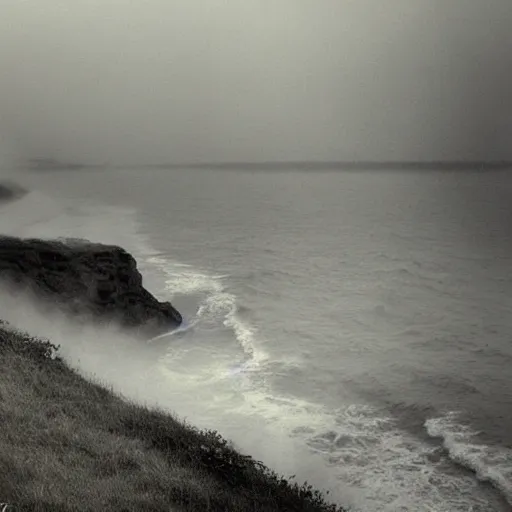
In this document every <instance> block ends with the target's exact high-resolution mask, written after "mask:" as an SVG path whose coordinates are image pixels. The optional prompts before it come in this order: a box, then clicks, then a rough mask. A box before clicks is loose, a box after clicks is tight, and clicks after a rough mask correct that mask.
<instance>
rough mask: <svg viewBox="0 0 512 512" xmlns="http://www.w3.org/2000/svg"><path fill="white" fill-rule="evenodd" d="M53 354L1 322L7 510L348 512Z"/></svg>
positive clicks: (1, 494) (0, 428)
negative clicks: (127, 397) (94, 379)
mask: <svg viewBox="0 0 512 512" xmlns="http://www.w3.org/2000/svg"><path fill="white" fill-rule="evenodd" d="M56 351H57V347H55V346H54V345H52V344H51V343H50V342H49V341H44V340H37V339H34V338H30V337H29V336H27V335H25V334H23V333H17V332H12V331H10V330H6V329H3V328H1V327H0V510H2V511H5V512H7V511H9V512H11V511H12V512H14V511H19V512H22V511H41V512H46V511H52V512H68V511H80V512H82V511H83V512H87V511H95V512H96V511H102V512H109V511H112V512H123V511H125V512H128V511H155V512H156V511H201V512H203V511H204V512H208V511H211V512H213V511H219V512H220V511H222V512H249V511H250V512H270V511H308V512H343V510H342V509H341V508H340V507H337V506H335V505H331V504H328V503H327V502H326V501H325V500H324V497H323V496H322V495H321V494H320V492H319V491H316V490H313V489H312V488H311V486H309V485H307V483H305V484H303V485H302V486H299V485H298V484H297V483H291V482H289V481H287V480H286V479H285V478H283V477H281V476H279V475H277V474H276V473H274V472H273V471H271V470H270V469H268V468H266V467H265V466H264V465H263V464H262V463H260V462H258V461H256V460H254V459H252V458H251V457H249V456H245V455H242V454H240V453H238V452H237V451H236V450H235V449H233V448H232V447H231V446H230V444H229V443H228V442H227V441H226V440H224V439H223V438H222V437H221V436H220V435H219V434H218V433H217V432H215V431H200V430H198V429H196V428H194V427H193V426H191V425H188V424H186V423H184V422H182V421H179V420H178V419H176V418H175V417H173V416H172V415H170V414H168V413H166V412H163V411H157V410H151V409H148V408H146V407H143V406H140V405H136V404H133V403H130V402H128V401H126V400H124V399H122V398H121V397H118V396H116V395H115V394H114V393H112V391H111V390H108V389H105V388H103V387H101V386H99V385H97V384H93V383H91V382H89V381H87V380H85V379H84V378H82V377H81V376H80V375H78V374H77V373H76V372H74V371H73V370H71V369H70V368H69V367H68V366H67V365H66V364H65V363H64V362H63V361H62V360H61V359H60V358H59V357H58V356H57V352H56ZM2 502H3V503H7V504H9V506H8V507H7V509H5V508H3V507H2V505H1V503H2Z"/></svg>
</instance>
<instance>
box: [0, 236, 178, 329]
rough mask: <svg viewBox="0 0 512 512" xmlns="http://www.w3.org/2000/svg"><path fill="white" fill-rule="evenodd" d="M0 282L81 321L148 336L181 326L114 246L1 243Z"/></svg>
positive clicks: (0, 240) (76, 242) (5, 239)
mask: <svg viewBox="0 0 512 512" xmlns="http://www.w3.org/2000/svg"><path fill="white" fill-rule="evenodd" d="M0 279H2V280H3V281H4V282H6V283H9V284H11V285H14V289H15V290H21V289H23V290H27V289H28V290H29V291H31V292H32V293H33V294H34V295H35V296H36V297H37V298H38V299H41V301H40V302H42V303H44V302H47V303H48V302H49V303H51V304H54V305H56V306H57V307H58V308H59V309H61V310H63V311H65V312H66V313H70V314H72V315H73V316H74V317H75V318H77V319H78V320H80V319H90V320H95V321H111V320H115V321H117V322H118V323H120V324H121V325H122V326H123V327H125V328H134V329H135V330H136V331H138V332H139V333H140V334H144V336H147V335H149V336H152V335H156V334H159V333H161V332H164V331H166V330H169V329H172V328H174V327H177V326H179V325H180V324H181V321H182V318H181V315H180V313H179V312H178V311H177V310H176V309H175V308H174V307H173V306H172V304H171V303H170V302H159V301H158V300H157V299H156V298H155V297H153V296H152V295H151V294H150V293H149V292H148V291H147V290H146V289H145V288H144V287H143V286H142V276H141V274H140V273H139V271H138V270H137V263H136V261H135V259H134V258H133V256H131V255H130V254H129V253H127V252H126V251H125V250H124V249H122V248H121V247H117V246H113V245H103V244H95V243H91V242H88V241H85V240H64V241H60V240H37V239H19V238H14V237H0Z"/></svg>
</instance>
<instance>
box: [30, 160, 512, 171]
mask: <svg viewBox="0 0 512 512" xmlns="http://www.w3.org/2000/svg"><path fill="white" fill-rule="evenodd" d="M23 167H25V168H28V169H29V170H41V171H47V170H78V169H108V168H110V169H135V168H146V169H148V168H149V169H219V170H220V169H225V170H269V171H271V170H340V171H353V170H357V171H364V170H368V171H374V170H383V171H385V170H389V171H391V170H425V171H436V170H441V171H445V170H449V171H489V170H505V169H511V168H512V161H509V160H496V161H488V162H485V161H478V160H473V161H463V160H461V161H458V160H433V161H415V160H409V161H393V160H385V161H371V160H368V161H364V160H358V161H348V160H347V161H262V162H195V163H194V162H182V163H164V164H148V163H146V164H144V163H140V164H125V165H123V164H110V165H109V164H81V163H69V164H67V163H61V162H56V161H51V162H47V161H44V163H39V162H31V163H29V164H28V165H27V166H23Z"/></svg>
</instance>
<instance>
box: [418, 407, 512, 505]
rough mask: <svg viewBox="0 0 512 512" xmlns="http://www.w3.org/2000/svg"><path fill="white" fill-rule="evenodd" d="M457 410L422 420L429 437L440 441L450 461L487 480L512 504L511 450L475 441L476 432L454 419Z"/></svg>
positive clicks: (484, 480)
mask: <svg viewBox="0 0 512 512" xmlns="http://www.w3.org/2000/svg"><path fill="white" fill-rule="evenodd" d="M457 416H458V415H457V413H456V412H451V413H449V414H446V415H445V416H443V417H440V418H431V419H429V420H427V421H426V422H425V428H426V429H427V432H428V433H429V435H431V436H432V437H439V438H442V440H443V446H444V447H445V449H446V450H447V451H448V453H449V455H450V457H451V459H452V460H454V461H455V462H456V463H458V464H460V465H462V466H464V467H466V468H468V469H470V470H471V471H474V473H475V474H476V476H477V478H478V479H479V480H481V481H483V482H489V483H491V484H492V485H493V486H494V487H495V488H496V489H498V490H499V491H500V492H501V493H502V494H503V496H504V497H505V499H506V500H507V501H508V502H509V503H510V505H512V450H511V449H510V448H505V447H500V446H492V447H491V446H487V445H485V444H481V443H478V442H477V441H476V440H475V439H476V436H477V433H476V432H473V431H472V430H471V429H470V428H468V427H466V426H464V425H462V424H460V423H458V422H457Z"/></svg>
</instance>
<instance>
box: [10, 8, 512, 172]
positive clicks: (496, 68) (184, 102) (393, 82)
mask: <svg viewBox="0 0 512 512" xmlns="http://www.w3.org/2000/svg"><path fill="white" fill-rule="evenodd" d="M510 26H512V9H510V0H486V1H485V2H483V1H482V0H388V1H386V2H383V1H382V0H243V1H241V0H236V1H235V0H208V1H205V0H186V1H185V0H181V1H179V2H177V1H175V0H0V69H1V70H2V80H1V81H0V158H4V160H5V159H6V158H11V157H12V158H14V157H19V156H22V157H27V158H28V157H33V156H45V157H55V158H60V159H64V160H73V161H81V162H85V163H100V164H104V163H111V164H139V163H164V162H165V163H179V162H211V161H216V162H218V161H269V160H361V159H362V160H441V159H448V160H459V159H460V160H474V159H477V160H492V159H512V144H510V143H509V141H510V139H511V138H512V119H511V114H512V94H511V93H510V91H512V66H511V65H510V64H511V60H512V31H510Z"/></svg>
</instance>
